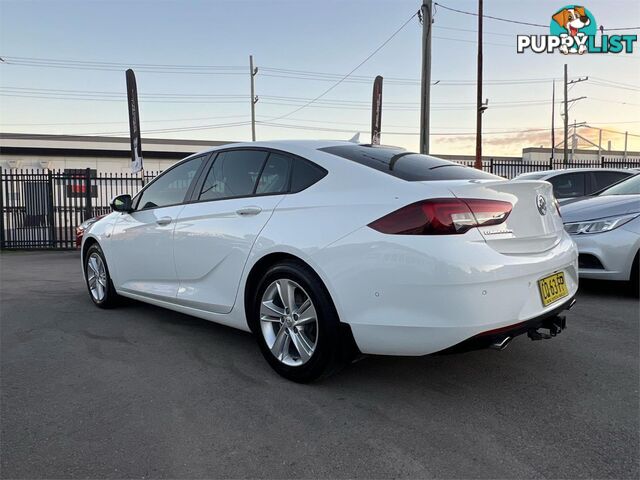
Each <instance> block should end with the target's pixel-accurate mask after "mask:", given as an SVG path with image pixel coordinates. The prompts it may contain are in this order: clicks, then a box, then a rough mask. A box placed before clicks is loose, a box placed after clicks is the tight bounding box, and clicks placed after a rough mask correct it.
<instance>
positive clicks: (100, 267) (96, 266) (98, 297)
mask: <svg viewBox="0 0 640 480" xmlns="http://www.w3.org/2000/svg"><path fill="white" fill-rule="evenodd" d="M87 283H88V284H89V291H90V292H91V296H92V297H93V299H94V300H95V301H97V302H101V301H102V300H104V297H105V295H106V294H107V269H106V268H105V266H104V262H103V261H102V257H100V255H98V254H97V253H95V252H94V253H92V254H91V255H90V256H89V260H88V261H87Z"/></svg>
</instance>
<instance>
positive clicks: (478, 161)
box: [474, 0, 484, 170]
mask: <svg viewBox="0 0 640 480" xmlns="http://www.w3.org/2000/svg"><path fill="white" fill-rule="evenodd" d="M477 89H478V91H477V98H476V105H477V112H476V162H475V165H474V166H475V167H476V168H477V169H478V170H482V112H483V111H484V108H483V105H482V0H478V80H477Z"/></svg>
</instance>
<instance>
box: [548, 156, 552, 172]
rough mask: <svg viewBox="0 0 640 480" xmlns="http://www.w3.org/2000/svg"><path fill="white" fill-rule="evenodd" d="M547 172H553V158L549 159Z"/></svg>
mask: <svg viewBox="0 0 640 480" xmlns="http://www.w3.org/2000/svg"><path fill="white" fill-rule="evenodd" d="M549 170H553V157H549Z"/></svg>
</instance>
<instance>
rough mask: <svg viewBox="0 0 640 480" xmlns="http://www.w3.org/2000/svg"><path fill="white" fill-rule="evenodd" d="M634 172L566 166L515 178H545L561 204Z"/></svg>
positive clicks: (589, 193)
mask: <svg viewBox="0 0 640 480" xmlns="http://www.w3.org/2000/svg"><path fill="white" fill-rule="evenodd" d="M635 173H636V172H634V171H631V170H627V169H621V168H567V169H560V170H545V171H543V172H531V173H523V174H520V175H518V176H517V177H516V178H517V179H523V180H546V181H547V182H549V183H551V185H553V194H554V195H555V197H556V198H557V199H558V202H559V203H560V204H561V205H564V204H565V203H569V202H570V201H573V200H575V199H578V198H582V197H586V196H588V195H592V194H593V193H596V192H598V191H600V190H603V189H605V188H607V187H609V186H611V185H613V184H614V183H617V182H619V181H621V180H624V179H625V178H628V177H630V176H632V175H634V174H635Z"/></svg>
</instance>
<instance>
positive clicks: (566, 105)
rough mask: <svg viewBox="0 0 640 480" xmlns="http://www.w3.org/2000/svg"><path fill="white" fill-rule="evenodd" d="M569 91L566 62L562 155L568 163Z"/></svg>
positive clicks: (563, 161)
mask: <svg viewBox="0 0 640 480" xmlns="http://www.w3.org/2000/svg"><path fill="white" fill-rule="evenodd" d="M568 93H569V88H568V74H567V64H566V63H565V64H564V156H563V157H562V163H564V164H566V163H567V154H568V151H567V150H568V149H569V145H568V143H569V101H568V98H569V97H567V94H568Z"/></svg>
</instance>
